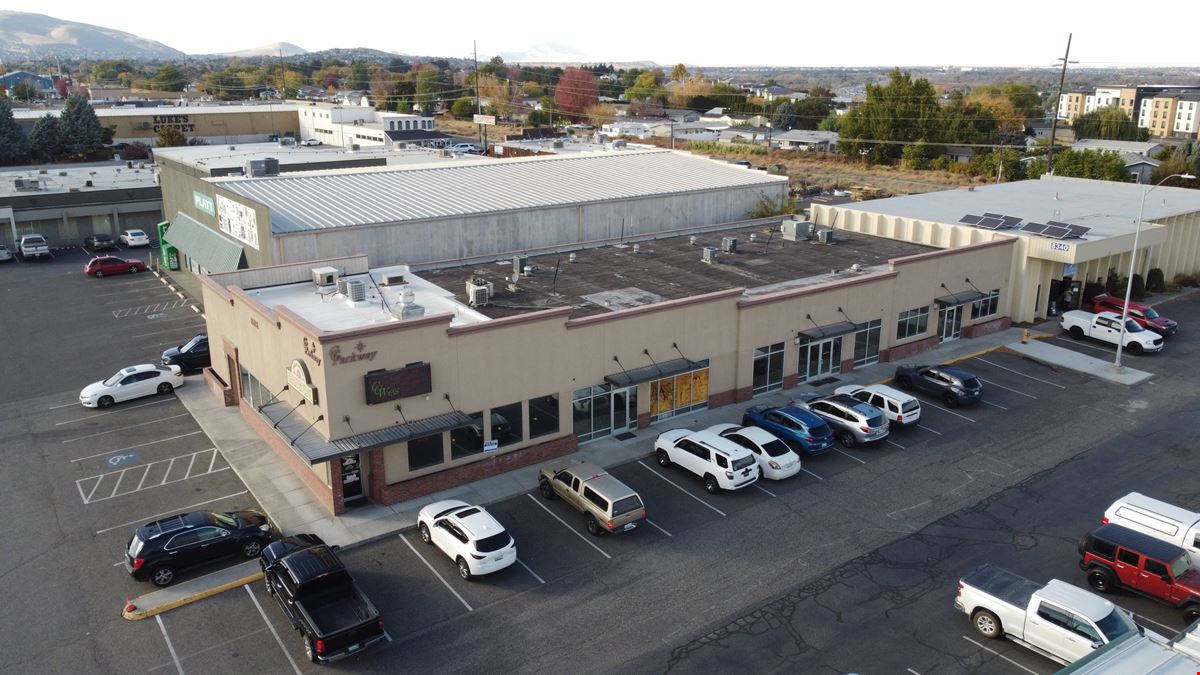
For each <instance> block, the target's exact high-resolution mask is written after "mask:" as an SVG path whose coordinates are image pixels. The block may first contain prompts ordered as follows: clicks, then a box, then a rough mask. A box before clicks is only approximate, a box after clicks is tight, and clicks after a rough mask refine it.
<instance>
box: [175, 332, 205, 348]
mask: <svg viewBox="0 0 1200 675" xmlns="http://www.w3.org/2000/svg"><path fill="white" fill-rule="evenodd" d="M203 340H204V336H203V335H197V336H196V337H194V338H192V339H191V340H188V343H187V344H186V345H184V346H183V347H182V348H181V349H180V351H184V352H190V351H192V350H193V349H195V348H196V345H198V344H200V343H201V342H202V341H203Z"/></svg>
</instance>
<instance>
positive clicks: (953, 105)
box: [934, 96, 996, 144]
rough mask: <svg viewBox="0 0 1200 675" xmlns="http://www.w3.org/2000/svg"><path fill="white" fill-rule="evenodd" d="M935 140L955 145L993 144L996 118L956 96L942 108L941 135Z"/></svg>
mask: <svg viewBox="0 0 1200 675" xmlns="http://www.w3.org/2000/svg"><path fill="white" fill-rule="evenodd" d="M934 138H937V139H938V140H940V141H941V142H942V143H953V144H957V143H967V144H987V143H991V142H993V141H994V140H995V139H996V118H995V117H994V116H993V115H992V113H991V112H990V111H989V110H987V109H986V108H984V107H983V106H981V105H979V104H978V103H970V102H968V101H966V100H965V99H963V98H962V97H961V96H955V97H953V98H951V101H950V103H949V105H947V106H945V107H944V108H942V123H941V125H940V134H938V135H935V136H934Z"/></svg>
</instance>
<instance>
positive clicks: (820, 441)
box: [742, 405, 833, 455]
mask: <svg viewBox="0 0 1200 675" xmlns="http://www.w3.org/2000/svg"><path fill="white" fill-rule="evenodd" d="M742 426H744V427H749V426H754V427H762V428H763V429H766V430H767V431H769V432H771V433H772V434H774V435H775V437H776V438H778V439H779V440H781V441H783V442H784V443H787V444H788V445H790V446H792V447H793V448H796V449H797V450H799V451H800V452H802V453H804V454H806V455H819V454H821V453H823V452H826V451H828V450H829V449H830V448H832V447H833V430H831V429H830V428H829V425H828V424H826V423H825V420H823V419H821V418H820V417H817V416H816V415H814V414H813V413H810V412H808V411H807V410H803V409H801V408H793V407H783V408H779V407H774V406H765V405H756V406H751V407H750V408H747V409H746V412H745V413H743V414H742Z"/></svg>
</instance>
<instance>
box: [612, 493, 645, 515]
mask: <svg viewBox="0 0 1200 675" xmlns="http://www.w3.org/2000/svg"><path fill="white" fill-rule="evenodd" d="M640 508H642V498H641V497H639V496H637V495H630V496H628V497H625V498H624V499H618V500H617V502H616V503H615V504H613V507H612V510H613V517H614V518H616V517H617V516H620V515H623V514H626V513H629V512H630V511H637V510H638V509H640Z"/></svg>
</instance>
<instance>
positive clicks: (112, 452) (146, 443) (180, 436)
mask: <svg viewBox="0 0 1200 675" xmlns="http://www.w3.org/2000/svg"><path fill="white" fill-rule="evenodd" d="M202 433H204V432H203V431H190V432H188V433H186V434H179V435H178V436H168V437H166V438H160V439H158V440H157V441H146V442H145V443H138V444H137V445H130V446H128V447H124V448H120V449H119V450H108V451H106V452H97V453H96V454H94V455H88V456H87V457H80V458H78V459H73V460H71V462H72V463H75V462H82V461H83V460H85V459H95V458H97V457H103V456H105V455H112V454H116V453H118V452H125V451H126V450H133V449H134V448H144V447H146V446H147V445H154V444H155V443H165V442H167V441H175V440H179V439H180V438H186V437H188V436H195V435H196V434H202Z"/></svg>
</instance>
